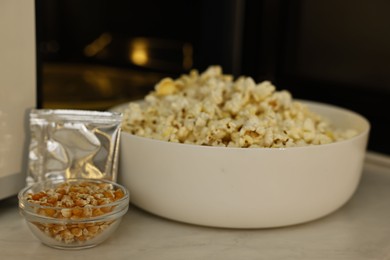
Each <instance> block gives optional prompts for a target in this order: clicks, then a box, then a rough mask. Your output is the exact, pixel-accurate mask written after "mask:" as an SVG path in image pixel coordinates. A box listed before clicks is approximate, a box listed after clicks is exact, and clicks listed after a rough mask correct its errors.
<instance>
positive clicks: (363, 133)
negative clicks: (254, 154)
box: [110, 99, 371, 151]
mask: <svg viewBox="0 0 390 260" xmlns="http://www.w3.org/2000/svg"><path fill="white" fill-rule="evenodd" d="M141 101H142V100H141ZM293 101H294V102H301V103H303V104H304V105H309V106H310V105H314V106H321V107H324V108H329V109H334V110H338V111H339V112H342V113H345V114H350V115H352V116H355V117H356V118H358V119H359V120H361V121H362V122H363V124H364V129H363V130H361V131H359V133H358V134H357V135H355V136H353V137H351V138H348V139H343V140H339V141H335V142H332V143H327V144H318V145H314V144H311V145H304V146H291V147H277V148H276V147H226V146H209V145H198V144H190V143H177V142H169V141H164V140H159V139H153V138H149V137H143V136H137V135H134V134H131V133H129V132H126V131H123V130H121V135H123V136H127V137H131V138H136V139H143V140H147V141H148V142H157V143H161V144H163V143H164V144H169V145H179V146H182V147H184V146H188V147H197V148H196V149H223V150H255V151H258V150H262V151H289V150H298V149H318V148H319V147H328V146H336V145H340V144H345V143H349V142H353V141H354V140H356V139H360V138H362V137H363V136H366V135H367V136H368V135H369V133H370V131H371V124H370V121H369V120H368V119H367V118H366V117H365V116H363V115H361V114H359V113H357V112H355V111H353V110H351V109H348V108H345V107H341V106H338V105H334V104H329V103H323V102H318V101H312V100H305V99H294V100H293ZM134 102H135V103H136V102H139V101H130V102H126V103H123V104H120V105H118V106H115V107H113V108H112V109H111V110H110V111H121V109H122V112H123V109H124V108H125V106H127V105H128V104H129V103H134ZM320 116H322V115H321V114H320Z"/></svg>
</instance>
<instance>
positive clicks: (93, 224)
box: [18, 179, 129, 249]
mask: <svg viewBox="0 0 390 260" xmlns="http://www.w3.org/2000/svg"><path fill="white" fill-rule="evenodd" d="M18 198H19V210H20V213H21V214H22V215H23V216H24V217H25V220H26V222H27V224H28V227H29V228H30V230H31V231H32V233H33V234H34V235H35V236H36V237H37V238H38V239H39V240H40V241H41V242H42V243H44V244H46V245H48V246H50V247H54V248H60V249H82V248H90V247H94V246H96V245H98V244H100V243H102V242H103V241H105V240H106V239H107V238H109V237H110V236H111V235H112V234H113V233H114V231H115V230H116V229H117V227H118V225H119V224H120V222H121V219H122V216H123V215H124V214H125V213H126V212H127V210H128V205H129V193H128V191H127V189H126V188H124V187H123V186H121V185H119V184H117V183H115V182H112V181H108V180H97V179H96V180H93V179H68V180H47V181H42V182H37V183H35V184H32V185H30V186H28V187H26V188H24V189H22V190H21V191H20V192H19V194H18Z"/></svg>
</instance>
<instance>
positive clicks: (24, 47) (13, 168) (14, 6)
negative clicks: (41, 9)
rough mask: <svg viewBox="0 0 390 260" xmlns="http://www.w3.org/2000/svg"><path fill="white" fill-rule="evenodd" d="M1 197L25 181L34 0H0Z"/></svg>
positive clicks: (33, 98) (32, 93)
mask: <svg viewBox="0 0 390 260" xmlns="http://www.w3.org/2000/svg"><path fill="white" fill-rule="evenodd" d="M0 33H1V38H0V90H1V91H0V93H1V94H0V199H4V198H7V197H10V196H13V195H15V194H17V192H18V191H19V190H20V189H21V188H22V187H23V186H24V185H25V175H26V174H25V173H26V167H27V154H26V153H27V151H28V149H27V145H28V144H27V140H28V138H27V134H28V131H26V130H27V129H28V121H27V120H28V112H29V110H30V109H31V108H34V107H36V104H37V83H36V78H37V73H36V67H37V66H36V64H37V62H36V44H35V35H36V33H35V2H34V0H27V1H26V0H2V1H0Z"/></svg>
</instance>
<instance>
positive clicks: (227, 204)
mask: <svg viewBox="0 0 390 260" xmlns="http://www.w3.org/2000/svg"><path fill="white" fill-rule="evenodd" d="M304 102H305V103H306V104H308V105H309V108H310V109H311V110H312V111H315V112H317V113H319V114H321V115H323V116H325V117H327V118H328V119H330V120H331V121H332V123H334V125H336V126H338V127H342V128H354V129H356V130H358V131H359V134H358V135H357V136H355V137H353V138H351V139H349V140H345V141H340V142H336V143H332V144H326V145H316V146H306V147H293V148H285V149H278V148H225V147H209V146H197V145H188V144H178V143H169V142H164V141H158V140H152V139H148V138H143V137H137V136H134V135H131V134H129V133H125V132H123V133H122V136H121V152H120V168H119V169H120V174H119V182H120V183H122V184H123V185H124V186H125V187H127V188H128V189H129V190H130V192H131V194H132V203H133V204H134V205H136V206H138V207H140V208H142V209H144V210H146V211H148V212H151V213H153V214H156V215H159V216H162V217H165V218H169V219H173V220H177V221H181V222H186V223H192V224H197V225H205V226H214V227H226V228H268V227H280V226H286V225H292V224H298V223H303V222H307V221H310V220H314V219H317V218H320V217H323V216H325V215H327V214H329V213H331V212H333V211H335V210H337V209H338V208H340V207H341V206H342V205H343V204H345V203H346V202H347V201H348V200H349V199H350V198H351V196H352V195H353V194H354V192H355V190H356V188H357V186H358V184H359V181H360V177H361V172H362V166H363V161H364V155H365V150H366V144H367V140H368V134H369V129H370V125H369V122H368V121H367V120H366V119H365V118H363V117H362V116H360V115H358V114H356V113H354V112H352V111H349V110H346V109H343V108H339V107H335V106H331V105H327V104H320V103H314V102H307V101H304Z"/></svg>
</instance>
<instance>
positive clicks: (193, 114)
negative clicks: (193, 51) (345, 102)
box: [122, 66, 357, 148]
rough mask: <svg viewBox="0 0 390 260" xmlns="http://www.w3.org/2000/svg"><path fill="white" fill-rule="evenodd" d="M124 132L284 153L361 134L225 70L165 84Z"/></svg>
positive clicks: (135, 106) (133, 108) (136, 109)
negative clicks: (260, 148) (341, 127)
mask: <svg viewBox="0 0 390 260" xmlns="http://www.w3.org/2000/svg"><path fill="white" fill-rule="evenodd" d="M122 130H123V131H125V132H128V133H131V134H134V135H138V136H142V137H147V138H153V139H158V140H165V141H169V142H178V143H186V144H196V145H206V146H225V147H240V148H257V147H267V148H281V147H294V146H306V145H319V144H327V143H332V142H336V141H340V140H344V139H348V138H351V137H353V136H355V135H356V134H357V131H355V130H351V129H346V130H341V129H334V128H332V126H331V125H330V123H329V122H328V121H327V120H326V119H325V118H322V117H321V116H319V115H317V114H315V113H313V112H311V111H309V110H308V108H307V107H306V105H305V104H303V103H300V102H297V101H294V100H293V98H292V95H291V94H290V92H288V91H286V90H281V91H277V90H276V87H275V86H274V85H273V84H272V83H271V82H269V81H263V82H260V83H256V82H255V81H254V80H253V79H252V78H250V77H245V76H241V77H239V78H237V79H236V80H234V78H233V76H231V75H225V74H223V72H222V68H221V67H220V66H210V67H209V68H208V69H207V70H206V71H204V72H203V73H199V72H198V71H197V70H192V71H191V72H190V73H189V74H187V75H182V76H180V77H179V78H177V79H172V78H164V79H162V80H161V81H160V82H159V83H158V84H156V86H155V90H154V91H152V92H150V93H149V94H148V95H147V96H146V97H145V99H144V100H143V101H141V102H131V103H130V104H129V106H128V107H127V109H126V110H125V111H124V117H123V122H122Z"/></svg>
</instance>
